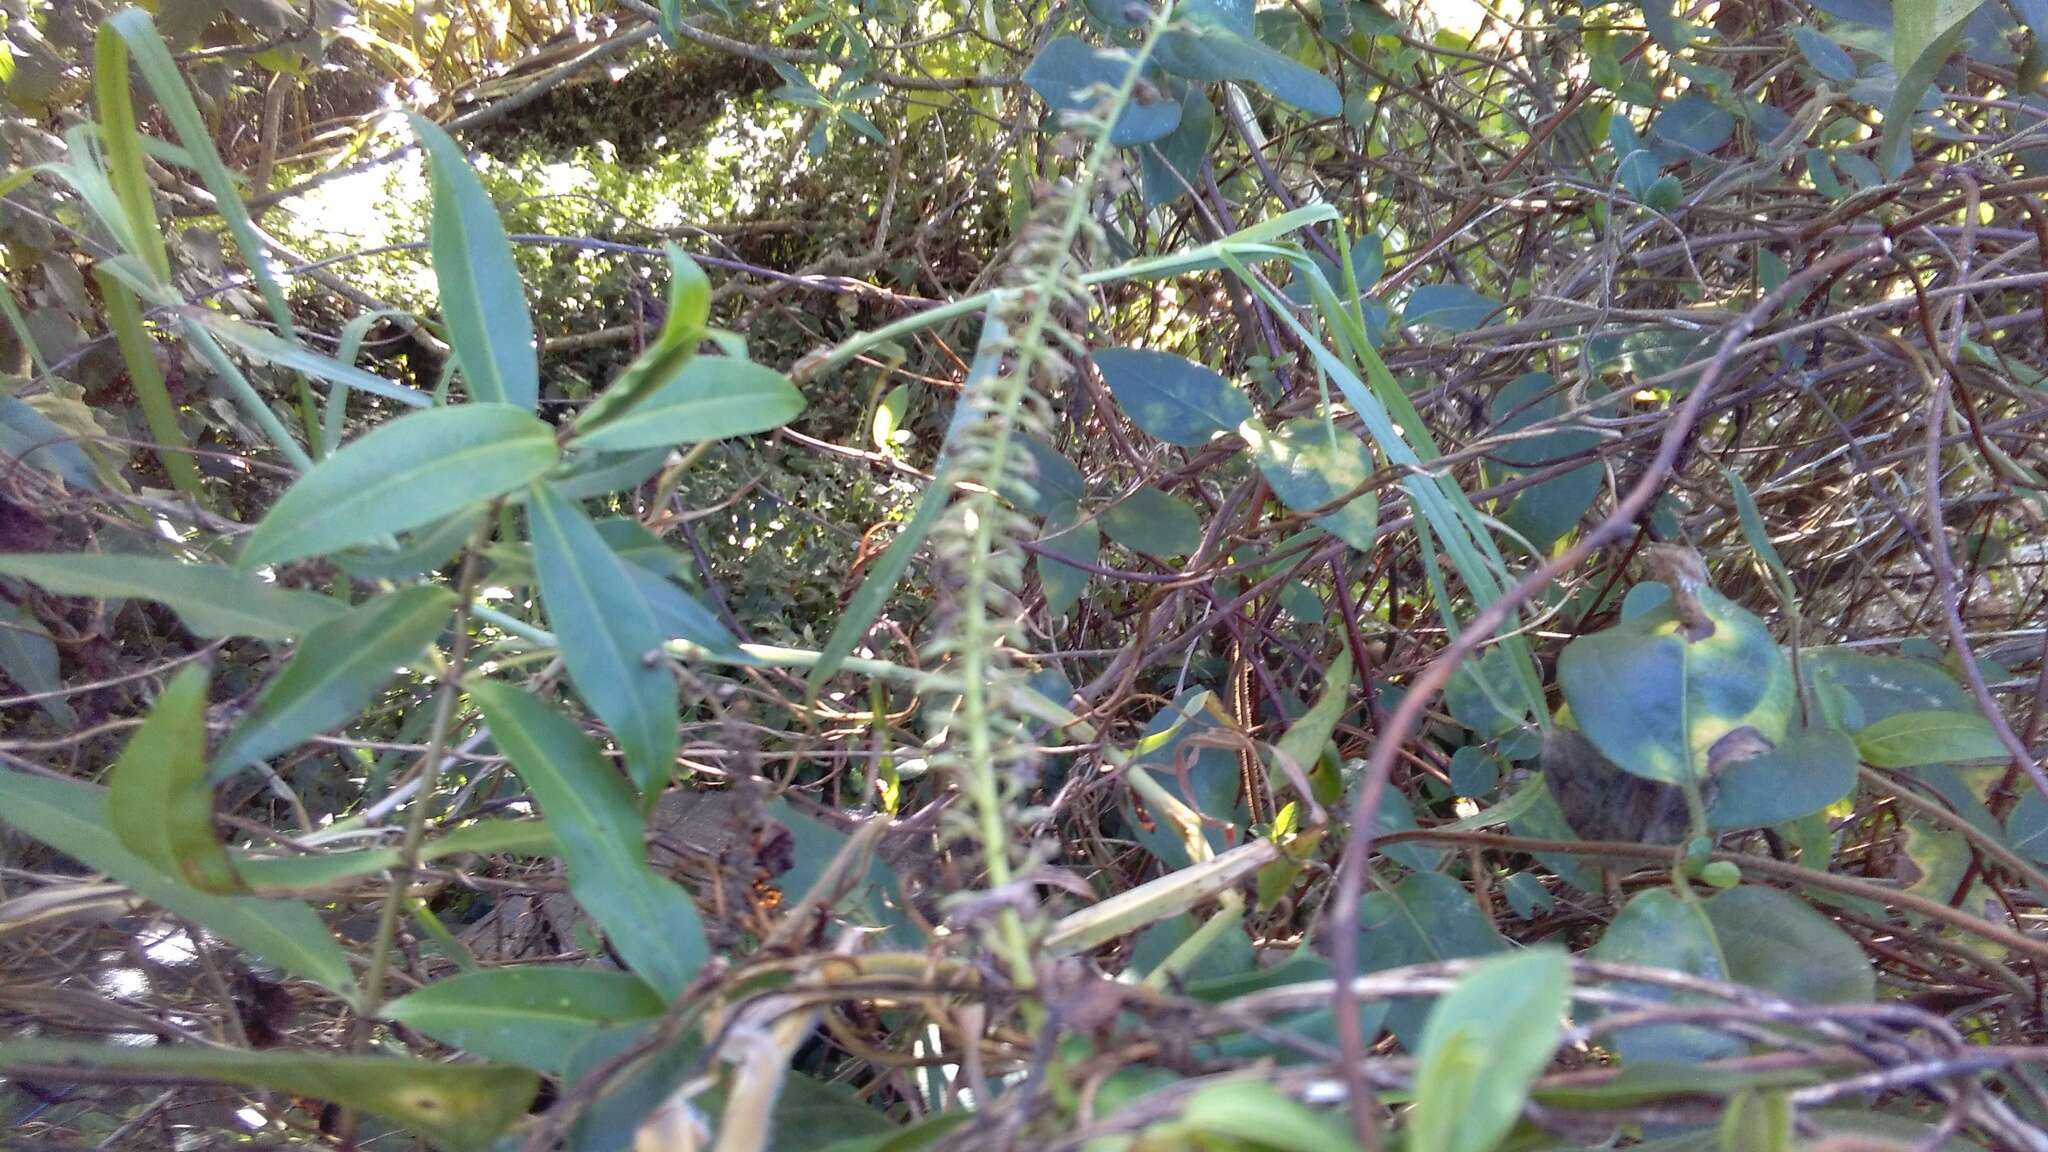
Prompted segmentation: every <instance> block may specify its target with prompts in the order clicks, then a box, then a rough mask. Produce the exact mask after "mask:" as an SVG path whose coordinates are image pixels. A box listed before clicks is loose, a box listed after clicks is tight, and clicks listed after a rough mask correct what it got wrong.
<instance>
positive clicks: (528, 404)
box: [411, 116, 540, 411]
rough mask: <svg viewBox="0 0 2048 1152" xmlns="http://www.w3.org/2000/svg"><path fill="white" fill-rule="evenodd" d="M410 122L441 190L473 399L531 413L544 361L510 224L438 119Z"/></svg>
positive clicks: (437, 214)
mask: <svg viewBox="0 0 2048 1152" xmlns="http://www.w3.org/2000/svg"><path fill="white" fill-rule="evenodd" d="M411 119H412V130H413V133H414V135H417V136H418V137H419V138H420V147H421V148H422V149H424V150H425V152H426V154H427V171H428V172H429V173H430V175H431V182H432V184H433V190H434V209H433V219H432V224H431V227H430V230H429V235H430V237H431V243H432V248H433V256H434V280H435V282H436V283H437V284H438V285H439V286H440V293H441V318H442V320H443V321H444V322H445V323H446V324H447V326H448V346H449V347H450V348H452V349H454V351H455V362H456V363H457V364H458V365H460V366H461V368H462V378H463V379H464V380H466V381H468V382H469V391H470V395H471V396H472V397H474V398H475V399H478V400H487V401H491V402H494V403H500V404H511V405H514V406H516V407H520V408H524V409H527V410H528V411H531V410H532V409H533V408H534V406H535V405H536V404H538V403H539V402H540V362H539V359H538V358H537V357H536V356H535V354H534V347H533V316H532V314H531V313H529V312H528V311H527V310H526V289H525V288H524V286H522V285H521V284H520V282H519V269H518V267H517V266H516V265H514V264H513V263H512V245H511V244H510V243H509V242H508V241H507V240H506V239H505V226H504V225H503V224H502V223H500V222H499V220H498V210H497V209H496V208H495V207H493V206H492V204H491V198H490V196H489V195H488V194H487V193H485V192H484V186H483V182H482V181H480V180H478V179H477V178H476V173H475V172H474V171H472V170H471V169H470V166H469V161H468V160H466V159H464V158H463V155H462V149H461V148H458V147H457V146H456V144H455V141H453V140H451V139H449V137H448V134H447V133H446V132H443V131H442V130H441V129H440V128H439V127H437V126H436V125H435V124H434V123H433V122H431V121H429V120H426V119H423V118H421V117H419V116H414V117H412V118H411Z"/></svg>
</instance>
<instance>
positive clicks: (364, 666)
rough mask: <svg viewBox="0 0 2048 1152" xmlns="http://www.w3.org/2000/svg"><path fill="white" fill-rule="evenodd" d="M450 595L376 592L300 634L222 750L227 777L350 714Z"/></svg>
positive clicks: (444, 614)
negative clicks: (300, 638) (287, 660)
mask: <svg viewBox="0 0 2048 1152" xmlns="http://www.w3.org/2000/svg"><path fill="white" fill-rule="evenodd" d="M454 607H455V594H454V593H453V592H450V591H449V590H447V589H446V588H436V587H432V586H430V585H415V586H413V587H410V588H401V589H399V590H398V591H396V592H390V593H387V594H385V595H383V596H379V597H377V598H376V599H374V600H371V601H369V602H368V603H366V604H363V605H361V606H360V607H357V608H354V609H352V610H351V611H350V612H349V613H348V614H347V615H346V616H342V617H339V618H337V619H334V620H330V621H328V622H327V623H325V624H322V625H320V626H319V627H318V628H315V629H313V630H312V631H311V632H308V633H307V634H306V638H305V640H304V641H302V642H301V643H300V644H299V649H298V651H297V652H294V653H292V659H291V663H289V664H287V665H285V669H284V672H283V674H281V675H279V676H278V678H277V679H276V680H273V681H271V682H270V685H269V686H268V687H266V688H264V689H263V694H262V695H260V696H258V697H256V703H255V704H254V705H253V706H251V707H250V709H249V713H248V715H246V716H244V717H243V718H242V722H241V724H240V725H239V726H237V727H236V728H235V732H234V735H232V736H230V737H229V738H228V741H227V743H226V744H225V745H224V746H223V747H222V748H221V751H220V757H219V761H218V766H217V772H218V773H220V774H222V775H225V774H227V773H231V772H234V771H235V770H237V769H239V768H242V767H245V766H247V765H249V764H253V763H255V762H257V761H259V760H264V759H267V758H269V757H271V756H275V755H276V754H278V753H279V752H282V751H284V750H285V749H287V748H292V747H295V746H296V745H298V743H299V742H300V741H302V740H304V739H306V738H307V737H309V736H313V735H315V734H317V733H321V732H325V731H327V730H329V729H332V728H338V727H340V726H341V725H343V724H346V723H348V722H349V721H350V720H352V719H354V718H355V716H356V714H357V713H359V712H361V711H362V709H363V706H364V705H365V704H367V703H369V700H370V697H371V696H372V695H373V694H374V693H375V692H376V691H377V689H379V688H381V687H383V686H384V685H385V684H386V683H387V682H389V681H390V679H391V677H392V676H393V675H394V674H395V673H396V672H397V671H398V666H399V665H401V664H404V663H406V662H408V661H410V660H413V659H415V658H417V657H418V656H419V654H420V652H421V650H422V649H424V648H425V647H426V646H427V645H428V644H431V643H432V642H433V640H434V637H435V636H437V635H439V634H440V632H441V629H442V627H443V626H444V625H446V624H447V622H448V613H449V612H450V610H452V609H453V608H454Z"/></svg>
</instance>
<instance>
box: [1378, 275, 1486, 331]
mask: <svg viewBox="0 0 2048 1152" xmlns="http://www.w3.org/2000/svg"><path fill="white" fill-rule="evenodd" d="M1499 319H1500V301H1498V300H1495V299H1494V298H1493V297H1491V296H1482V295H1480V294H1479V293H1478V292H1475V291H1473V290H1472V289H1471V288H1468V287H1466V286H1465V285H1463V284H1456V283H1452V284H1424V285H1423V286H1422V287H1420V288H1417V289H1416V290H1415V291H1414V292H1412V293H1410V294H1409V296H1408V305H1407V307H1406V308H1404V309H1403V310H1402V312H1401V323H1402V324H1404V325H1415V324H1427V325H1430V326H1431V327H1434V328H1442V329H1443V330H1445V331H1447V332H1469V331H1471V330H1472V329H1474V328H1478V327H1481V326H1483V325H1486V324H1492V323H1495V322H1497V321H1499Z"/></svg>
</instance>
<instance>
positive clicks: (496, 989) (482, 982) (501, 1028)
mask: <svg viewBox="0 0 2048 1152" xmlns="http://www.w3.org/2000/svg"><path fill="white" fill-rule="evenodd" d="M661 1009H662V1000H661V997H660V996H659V995H658V994H656V992H655V991H654V989H652V988H649V987H648V986H647V985H646V984H644V983H642V982H641V981H640V979H639V978H638V977H635V976H629V975H627V974H626V973H624V972H606V971H602V970H599V969H596V968H568V967H552V966H551V967H545V968H487V969H483V970H481V971H477V972H468V973H464V974H463V975H460V976H453V977H450V978H449V979H446V980H440V981H436V982H435V983H432V984H429V985H427V986H426V987H425V988H422V989H420V990H419V991H417V992H414V993H412V994H411V995H409V996H404V997H401V998H399V999H397V1000H394V1001H392V1002H391V1003H390V1004H389V1005H386V1006H385V1009H384V1018H385V1019H386V1020H394V1021H397V1022H398V1023H400V1024H403V1025H405V1026H406V1027H408V1028H411V1029H413V1030H414V1031H416V1032H419V1033H421V1034H423V1035H427V1036H431V1037H433V1038H434V1039H436V1040H439V1041H440V1042H441V1043H443V1044H447V1045H450V1046H451V1047H455V1048H460V1049H462V1050H463V1051H465V1052H468V1053H470V1054H472V1055H475V1056H482V1057H484V1058H486V1059H490V1060H497V1061H502V1062H503V1063H506V1064H516V1065H518V1066H520V1067H523V1068H532V1069H533V1070H535V1071H537V1072H549V1073H560V1072H561V1071H562V1070H563V1068H564V1067H565V1066H566V1065H567V1064H568V1062H569V1057H570V1056H571V1055H572V1054H573V1053H574V1052H575V1051H576V1049H577V1048H579V1047H581V1046H582V1045H583V1044H584V1043H585V1042H587V1041H588V1040H589V1039H590V1038H591V1037H592V1036H595V1035H597V1033H598V1032H599V1031H600V1030H602V1029H603V1028H605V1027H606V1026H608V1025H612V1024H622V1023H625V1022H627V1021H631V1020H644V1019H647V1018H648V1017H651V1016H659V1015H661Z"/></svg>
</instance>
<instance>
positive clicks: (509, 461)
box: [241, 404, 558, 568]
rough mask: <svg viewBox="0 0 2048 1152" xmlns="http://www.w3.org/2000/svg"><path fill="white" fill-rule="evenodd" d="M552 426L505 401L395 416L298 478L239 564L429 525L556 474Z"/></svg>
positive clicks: (329, 548) (252, 537)
mask: <svg viewBox="0 0 2048 1152" xmlns="http://www.w3.org/2000/svg"><path fill="white" fill-rule="evenodd" d="M557 458H558V453H557V452H556V450H555V436H554V431H553V429H551V428H549V427H548V426H547V425H546V424H545V423H542V422H541V421H540V420H538V419H536V418H535V417H534V416H533V415H532V414H531V413H528V412H524V411H521V410H520V409H518V408H514V407H512V406H510V405H507V404H462V405H458V406H455V407H451V408H430V409H427V410H425V411H422V412H414V413H411V414H409V415H405V416H401V417H399V418H398V419H396V420H393V421H392V422H390V423H389V424H385V425H383V426H382V427H379V428H377V429H376V430H375V431H373V432H370V433H369V434H368V435H365V436H364V437H363V438H362V439H360V440H356V441H354V442H352V443H350V444H347V445H344V446H343V447H342V448H341V449H340V450H338V451H337V452H335V453H334V455H332V456H329V457H328V458H327V459H325V460H322V461H321V462H320V463H319V464H318V465H316V466H315V467H314V468H313V470H312V471H310V472H308V473H306V474H305V475H304V476H301V477H299V479H298V481H297V482H296V483H294V484H293V485H292V486H291V487H290V488H288V489H286V490H285V494H284V495H283V496H281V497H279V498H278V501H277V503H276V504H275V505H273V506H272V507H271V509H270V513H269V515H267V516H265V517H264V518H263V522H262V523H261V524H259V525H257V526H256V531H254V532H252V533H250V535H249V540H248V543H246V544H244V545H243V546H242V558H241V564H242V567H244V568H248V567H253V566H255V565H259V564H279V563H283V562H284V561H286V560H296V559H298V558H299V557H301V556H314V555H319V554H321V553H326V552H334V551H338V550H340V549H343V548H347V547H349V546H350V545H353V544H362V543H366V542H368V541H371V540H375V539H379V538H381V537H384V536H388V535H390V534H392V533H394V532H403V531H405V530H406V529H408V528H418V527H420V526H421V525H423V524H431V523H433V522H434V521H436V520H439V519H441V518H442V517H444V516H447V515H448V514H449V513H451V512H455V511H457V510H459V509H462V508H466V507H468V506H470V505H472V504H479V503H482V502H483V501H486V500H489V499H492V498H493V497H497V496H502V495H504V494H505V493H507V492H511V491H514V490H516V489H518V488H521V487H524V486H525V485H527V484H529V483H531V482H532V481H533V480H535V479H536V478H538V477H539V476H540V475H541V474H542V473H544V472H546V471H547V470H548V469H549V468H552V467H554V465H555V462H556V460H557Z"/></svg>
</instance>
